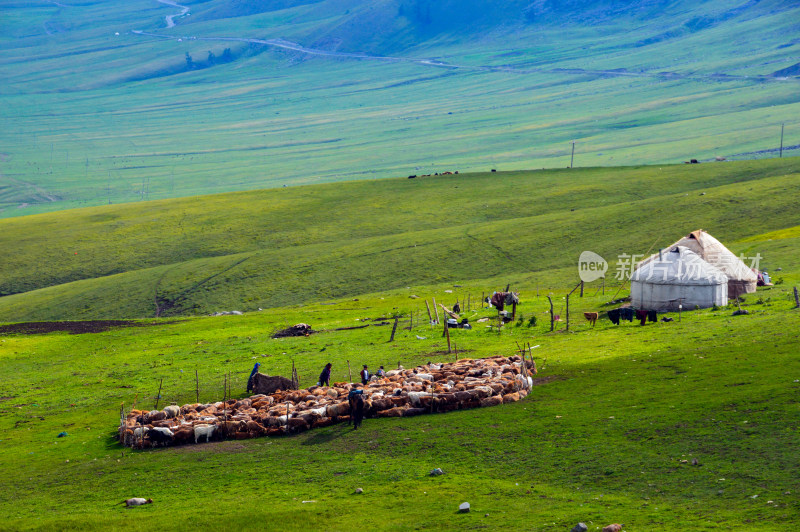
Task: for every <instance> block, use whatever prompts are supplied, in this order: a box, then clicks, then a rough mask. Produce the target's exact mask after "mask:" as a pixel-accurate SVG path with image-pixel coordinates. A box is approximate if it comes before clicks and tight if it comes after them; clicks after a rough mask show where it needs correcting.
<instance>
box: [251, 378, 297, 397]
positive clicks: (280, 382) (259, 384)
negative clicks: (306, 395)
mask: <svg viewBox="0 0 800 532" xmlns="http://www.w3.org/2000/svg"><path fill="white" fill-rule="evenodd" d="M294 389H296V387H295V385H294V383H293V382H292V381H291V380H289V379H287V378H286V377H280V376H272V377H270V376H269V375H264V374H263V373H256V374H255V375H253V391H254V392H255V393H257V394H264V395H270V394H273V393H275V392H277V391H278V390H294Z"/></svg>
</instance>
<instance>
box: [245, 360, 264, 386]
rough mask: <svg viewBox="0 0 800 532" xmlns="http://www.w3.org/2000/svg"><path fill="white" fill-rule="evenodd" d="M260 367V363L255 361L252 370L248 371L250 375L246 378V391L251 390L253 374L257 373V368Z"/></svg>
mask: <svg viewBox="0 0 800 532" xmlns="http://www.w3.org/2000/svg"><path fill="white" fill-rule="evenodd" d="M260 367H261V364H260V363H259V362H256V365H255V366H253V371H251V372H250V376H249V377H248V378H247V391H248V392H252V391H253V377H254V376H255V374H256V373H258V368H260Z"/></svg>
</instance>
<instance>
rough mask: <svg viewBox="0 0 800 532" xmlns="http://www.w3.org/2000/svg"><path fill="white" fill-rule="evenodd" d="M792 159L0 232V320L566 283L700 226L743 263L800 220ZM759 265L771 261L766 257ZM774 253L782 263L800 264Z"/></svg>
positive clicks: (86, 219)
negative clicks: (762, 240)
mask: <svg viewBox="0 0 800 532" xmlns="http://www.w3.org/2000/svg"><path fill="white" fill-rule="evenodd" d="M799 161H800V160H798V159H797V158H785V159H770V160H760V161H741V162H726V163H714V164H700V165H673V166H645V167H629V168H594V169H573V170H549V171H528V172H498V173H486V174H459V175H457V176H456V175H453V176H439V177H431V178H417V179H405V178H403V179H382V180H372V181H362V182H350V183H340V184H327V185H313V186H311V185H309V186H303V187H291V188H281V189H270V190H262V191H254V192H240V193H229V194H222V195H215V196H203V197H194V198H185V199H176V200H163V201H153V202H145V203H135V204H128V205H111V206H103V207H95V208H89V209H79V210H73V211H63V212H58V213H51V214H42V215H36V216H27V217H21V218H9V219H5V220H1V221H0V248H2V249H4V250H6V251H7V252H6V253H5V254H4V255H3V257H2V259H1V260H2V265H3V268H2V270H3V277H2V280H1V281H0V293H4V294H8V295H6V296H4V297H2V298H0V320H5V321H24V320H37V319H96V318H143V317H152V316H156V313H157V305H158V315H159V316H162V317H163V316H175V315H197V314H209V313H212V312H216V311H221V310H234V309H235V310H242V311H248V310H255V309H258V308H268V307H275V306H286V305H291V304H297V303H301V302H311V301H322V300H327V299H331V298H339V297H357V296H358V295H359V294H363V293H365V292H374V291H379V290H386V289H405V287H407V286H425V285H433V284H438V283H441V282H450V283H457V284H463V283H464V282H466V281H469V280H472V279H487V278H492V277H495V276H497V275H501V274H510V273H514V274H526V275H530V276H531V278H536V279H538V281H539V282H540V283H541V285H542V286H543V287H555V286H559V284H563V285H564V286H566V285H567V284H569V283H571V282H572V279H574V278H575V277H576V272H575V266H576V263H577V258H578V256H579V255H580V253H581V252H582V251H584V250H587V249H589V250H593V251H595V252H597V253H600V254H601V255H602V256H604V257H606V258H607V259H608V260H609V261H614V260H615V259H616V257H617V256H618V255H620V254H622V253H627V254H634V253H638V254H642V253H646V252H647V251H648V250H656V249H658V248H659V247H664V246H667V245H669V244H670V243H672V242H674V241H675V240H676V239H677V238H679V237H680V236H681V235H683V234H686V233H688V232H689V231H693V230H695V229H698V228H703V229H706V230H708V231H710V232H711V233H712V234H714V235H716V236H717V237H718V238H720V239H722V241H723V242H725V243H726V244H728V245H729V246H730V247H731V249H733V251H735V252H736V253H746V254H747V255H748V256H751V255H752V256H754V254H755V252H758V251H759V249H758V246H755V247H754V245H753V244H751V243H742V244H739V243H738V242H737V241H738V240H739V239H746V238H751V237H753V236H754V235H758V234H762V233H766V232H768V231H778V230H783V229H786V228H790V227H795V226H798V225H800V216H798V213H797V209H796V208H795V206H796V198H797V197H798V193H799V192H800V191H798V183H800V171H798V162H799ZM762 255H764V253H763V252H762ZM776 258H777V257H769V256H767V257H766V262H765V263H764V264H762V267H765V268H767V269H770V268H774V267H778V266H782V267H784V268H787V269H788V268H789V267H790V266H792V265H793V263H794V261H796V258H794V257H792V255H791V253H787V254H786V255H785V256H783V257H780V258H781V259H785V260H787V261H790V262H791V263H792V264H783V263H780V262H779V261H775V260H774V259H776Z"/></svg>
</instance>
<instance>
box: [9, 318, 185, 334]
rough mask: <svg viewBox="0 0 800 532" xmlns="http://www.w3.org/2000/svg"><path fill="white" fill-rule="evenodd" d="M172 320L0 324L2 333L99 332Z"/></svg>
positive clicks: (148, 325) (146, 325)
mask: <svg viewBox="0 0 800 532" xmlns="http://www.w3.org/2000/svg"><path fill="white" fill-rule="evenodd" d="M170 323H175V322H174V321H154V322H142V321H132V320H90V321H31V322H27V323H12V324H11V325H2V326H0V335H3V334H49V333H53V332H68V333H70V334H88V333H101V332H105V331H108V330H111V329H114V328H117V327H152V326H155V325H168V324H170Z"/></svg>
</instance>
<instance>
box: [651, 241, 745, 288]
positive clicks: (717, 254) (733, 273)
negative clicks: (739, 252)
mask: <svg viewBox="0 0 800 532" xmlns="http://www.w3.org/2000/svg"><path fill="white" fill-rule="evenodd" d="M675 246H684V247H687V248H689V249H690V250H692V251H693V252H695V253H696V254H698V255H700V258H701V259H703V260H704V261H706V262H708V263H709V264H711V265H712V266H714V267H715V268H717V269H718V270H720V271H722V273H724V274H725V275H727V276H728V279H730V280H734V281H757V280H758V276H757V275H756V274H755V273H754V272H753V270H751V269H750V268H748V267H747V265H746V264H745V263H744V262H742V260H741V259H740V258H739V257H737V256H736V255H734V254H733V252H731V250H729V249H728V248H726V247H725V246H724V245H723V244H722V242H720V241H719V240H717V239H716V238H714V237H713V236H711V235H710V234H708V233H707V232H705V231H703V230H702V229H698V230H697V231H692V232H691V233H689V234H688V235H686V236H685V237H683V238H681V239H680V240H678V241H677V242H675V243H674V244H672V245H671V246H669V248H668V249H673V248H674V247H675ZM657 259H658V254H655V255H651V256H650V257H648V258H646V259H644V260H643V261H641V262H640V263H639V267H640V268H641V267H642V266H643V265H644V264H646V263H648V262H650V261H652V260H657Z"/></svg>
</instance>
